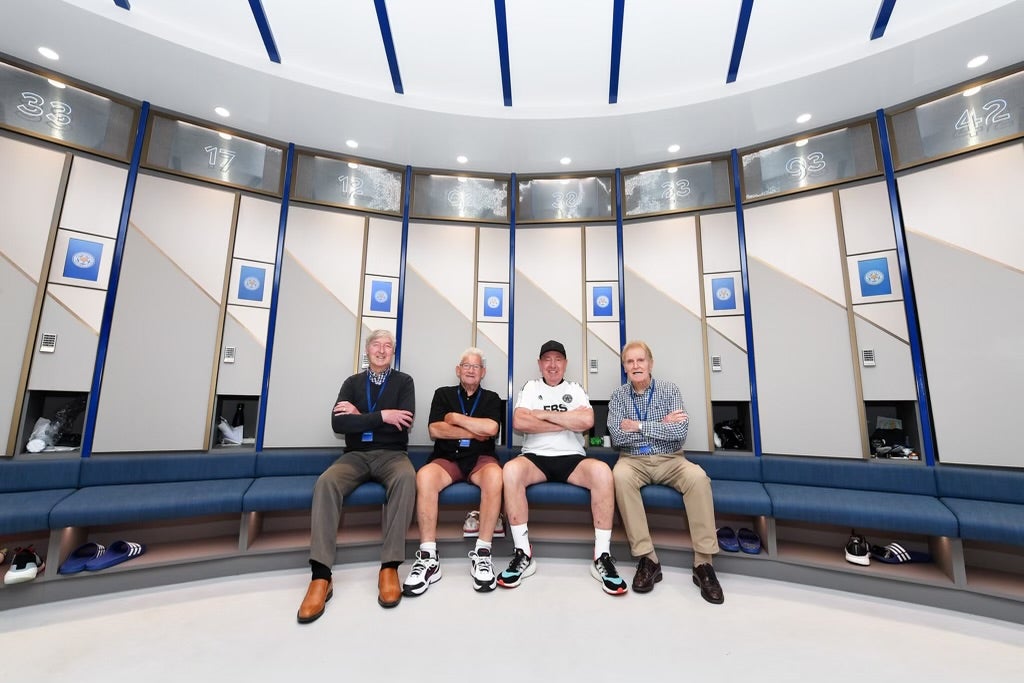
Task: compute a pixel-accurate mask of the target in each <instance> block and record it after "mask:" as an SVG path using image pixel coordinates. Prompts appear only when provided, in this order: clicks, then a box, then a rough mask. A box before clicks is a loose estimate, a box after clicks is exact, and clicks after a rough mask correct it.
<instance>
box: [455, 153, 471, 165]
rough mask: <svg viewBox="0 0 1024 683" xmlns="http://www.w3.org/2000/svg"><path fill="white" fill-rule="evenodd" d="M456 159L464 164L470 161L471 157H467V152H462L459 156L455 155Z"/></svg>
mask: <svg viewBox="0 0 1024 683" xmlns="http://www.w3.org/2000/svg"><path fill="white" fill-rule="evenodd" d="M455 161H457V162H459V163H460V164H464V163H466V162H467V161H469V157H467V156H466V155H465V154H460V155H459V156H457V157H455Z"/></svg>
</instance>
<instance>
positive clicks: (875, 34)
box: [871, 0, 896, 40]
mask: <svg viewBox="0 0 1024 683" xmlns="http://www.w3.org/2000/svg"><path fill="white" fill-rule="evenodd" d="M895 6H896V0H882V4H881V5H879V6H878V16H877V17H875V27H874V28H873V29H871V40H877V39H879V38H881V37H882V36H883V35H885V27H886V26H888V25H889V17H891V16H892V10H893V8H894V7H895Z"/></svg>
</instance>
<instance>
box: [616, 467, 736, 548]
mask: <svg viewBox="0 0 1024 683" xmlns="http://www.w3.org/2000/svg"><path fill="white" fill-rule="evenodd" d="M612 475H613V476H614V478H615V502H616V503H617V504H618V506H619V514H620V515H621V516H622V525H623V526H624V527H625V528H626V538H627V539H628V540H629V551H630V552H631V553H632V554H633V556H634V557H642V556H644V555H647V554H648V553H650V552H652V551H653V550H654V543H652V542H651V530H650V528H649V527H648V525H647V512H646V510H644V502H643V499H642V498H641V497H640V487H641V486H644V485H646V484H664V485H665V486H671V487H672V488H674V489H675V490H676V491H679V492H680V493H681V494H683V505H685V506H686V519H687V521H688V522H689V525H690V538H691V541H692V543H693V549H694V550H695V551H696V552H698V553H703V554H705V555H714V554H715V553H717V552H718V534H717V532H716V530H715V506H714V501H713V500H712V498H711V479H710V478H709V477H708V475H707V473H705V472H704V468H702V467H701V466H700V465H696V464H694V463H692V462H690V461H689V460H687V459H686V456H684V455H683V454H682V452H679V453H671V454H668V455H629V454H628V453H620V454H619V459H618V461H617V462H616V463H615V468H614V469H613V470H612Z"/></svg>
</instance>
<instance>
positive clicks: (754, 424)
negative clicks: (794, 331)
mask: <svg viewBox="0 0 1024 683" xmlns="http://www.w3.org/2000/svg"><path fill="white" fill-rule="evenodd" d="M742 169H743V167H742V166H741V165H740V154H739V152H738V151H736V150H735V149H734V150H732V186H733V194H734V195H735V198H736V235H737V237H738V238H739V247H740V279H741V280H742V281H743V310H744V311H745V313H744V315H743V324H744V326H745V327H746V330H747V372H748V373H749V374H750V421H751V426H750V431H751V432H752V436H753V438H754V455H756V456H760V455H761V413H760V411H759V410H758V407H757V365H756V364H755V362H754V325H753V323H752V320H751V316H752V315H753V314H752V312H751V310H750V278H749V271H748V270H747V230H746V225H745V224H744V222H743V190H742V189H741V187H740V173H741V172H742Z"/></svg>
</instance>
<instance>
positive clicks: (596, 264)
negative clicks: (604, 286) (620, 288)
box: [584, 225, 619, 282]
mask: <svg viewBox="0 0 1024 683" xmlns="http://www.w3.org/2000/svg"><path fill="white" fill-rule="evenodd" d="M584 230H585V231H586V236H587V253H586V268H587V281H588V282H590V281H594V280H615V281H618V279H619V246H618V237H617V235H616V228H615V226H614V225H588V226H587V227H586V228H584Z"/></svg>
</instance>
